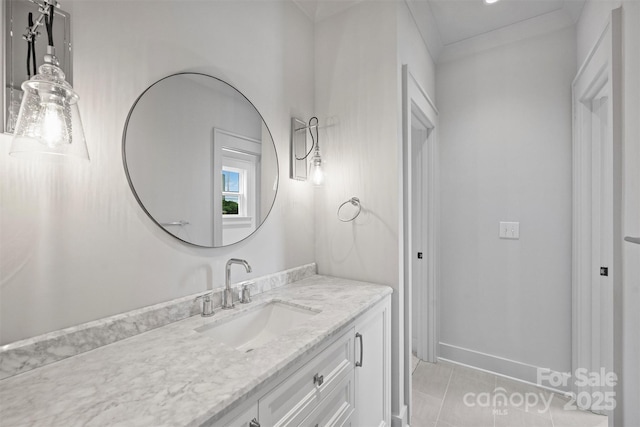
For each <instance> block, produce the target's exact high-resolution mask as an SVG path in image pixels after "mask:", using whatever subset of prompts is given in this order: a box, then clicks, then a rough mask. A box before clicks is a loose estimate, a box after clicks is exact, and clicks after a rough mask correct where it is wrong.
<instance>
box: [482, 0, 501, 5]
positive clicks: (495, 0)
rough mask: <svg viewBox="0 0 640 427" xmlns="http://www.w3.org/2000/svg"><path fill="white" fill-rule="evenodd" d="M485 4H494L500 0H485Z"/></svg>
mask: <svg viewBox="0 0 640 427" xmlns="http://www.w3.org/2000/svg"><path fill="white" fill-rule="evenodd" d="M483 1H484V3H485V4H494V3H498V2H499V1H500V0H483Z"/></svg>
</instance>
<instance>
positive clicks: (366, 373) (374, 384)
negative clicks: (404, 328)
mask: <svg viewBox="0 0 640 427" xmlns="http://www.w3.org/2000/svg"><path fill="white" fill-rule="evenodd" d="M389 304H390V302H389V298H386V300H385V301H384V302H383V303H381V304H379V305H378V306H376V307H374V308H373V309H372V311H371V312H370V313H367V314H365V315H364V316H363V318H362V319H360V320H358V321H357V323H356V328H355V331H356V335H355V337H356V339H355V342H354V346H355V354H354V357H355V361H356V367H355V380H356V383H355V393H356V395H355V410H356V411H355V414H354V422H353V425H354V426H362V427H364V426H367V427H373V426H385V425H389V424H390V422H391V408H390V405H391V397H390V391H389V390H390V389H391V378H390V372H391V366H390V341H389V333H390V325H389V321H390V318H389V312H390V307H389Z"/></svg>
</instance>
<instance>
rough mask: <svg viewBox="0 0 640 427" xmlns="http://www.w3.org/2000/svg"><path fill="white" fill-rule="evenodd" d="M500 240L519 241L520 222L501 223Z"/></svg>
mask: <svg viewBox="0 0 640 427" xmlns="http://www.w3.org/2000/svg"><path fill="white" fill-rule="evenodd" d="M500 238H501V239H519V238H520V223H519V222H500Z"/></svg>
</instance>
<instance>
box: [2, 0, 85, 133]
mask: <svg viewBox="0 0 640 427" xmlns="http://www.w3.org/2000/svg"><path fill="white" fill-rule="evenodd" d="M13 1H16V0H4V1H3V3H5V5H4V7H3V8H2V13H3V15H2V16H0V18H1V20H2V22H1V23H0V25H1V28H0V30H1V33H2V35H3V37H5V39H6V41H5V43H4V50H3V51H2V58H3V59H4V64H3V68H2V69H3V73H2V74H3V75H2V125H1V126H0V131H2V132H3V133H13V129H8V128H7V121H8V120H9V104H10V99H9V98H10V96H9V94H10V91H9V85H10V83H11V82H12V81H14V82H15V79H13V76H12V73H13V62H14V56H13V55H14V53H13V39H14V37H19V38H22V33H21V32H14V31H13V30H14V26H17V27H16V28H20V29H21V30H25V31H26V26H23V27H20V25H19V24H15V25H14V19H13V11H12V8H11V6H12V3H13ZM23 1H24V2H25V3H30V2H29V0H23ZM32 4H33V3H32ZM33 6H34V12H37V11H38V9H37V7H36V5H35V4H33ZM55 13H56V15H57V16H56V17H58V18H60V17H62V18H64V20H63V22H64V24H63V25H62V27H63V28H64V35H63V46H62V49H60V48H59V49H56V52H57V53H58V55H56V56H58V60H59V61H60V68H61V69H62V71H64V74H65V77H66V80H67V82H69V84H70V85H72V86H73V50H72V42H71V14H69V13H68V12H66V11H64V10H61V9H59V8H56V9H55ZM57 22H60V19H58V20H57V21H56V20H54V26H56V27H57V25H56V23H57ZM43 28H44V27H42V28H41V32H42V31H44V29H43ZM54 34H55V33H54ZM45 37H46V36H45V35H43V34H41V35H40V37H39V39H40V40H45ZM26 47H27V44H26V42H25V49H26ZM62 52H64V54H63V55H60V53H62ZM38 59H39V60H40V61H42V58H38ZM41 64H42V62H41ZM22 81H23V80H20V83H19V84H22Z"/></svg>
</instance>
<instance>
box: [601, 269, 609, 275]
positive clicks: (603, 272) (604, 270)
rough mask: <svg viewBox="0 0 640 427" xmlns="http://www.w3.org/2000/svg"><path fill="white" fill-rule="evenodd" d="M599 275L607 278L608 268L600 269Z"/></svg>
mask: <svg viewBox="0 0 640 427" xmlns="http://www.w3.org/2000/svg"><path fill="white" fill-rule="evenodd" d="M600 275H601V276H608V275H609V267H600Z"/></svg>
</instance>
